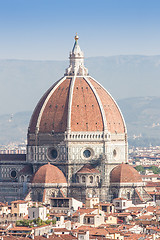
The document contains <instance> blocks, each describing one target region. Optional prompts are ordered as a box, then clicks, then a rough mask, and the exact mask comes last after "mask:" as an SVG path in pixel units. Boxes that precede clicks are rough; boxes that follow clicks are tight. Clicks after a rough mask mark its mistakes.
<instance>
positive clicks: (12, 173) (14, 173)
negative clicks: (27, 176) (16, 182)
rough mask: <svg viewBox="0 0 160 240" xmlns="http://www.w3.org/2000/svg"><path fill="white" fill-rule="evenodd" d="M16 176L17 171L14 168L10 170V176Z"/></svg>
mask: <svg viewBox="0 0 160 240" xmlns="http://www.w3.org/2000/svg"><path fill="white" fill-rule="evenodd" d="M16 177H17V172H16V171H15V170H12V171H11V178H16Z"/></svg>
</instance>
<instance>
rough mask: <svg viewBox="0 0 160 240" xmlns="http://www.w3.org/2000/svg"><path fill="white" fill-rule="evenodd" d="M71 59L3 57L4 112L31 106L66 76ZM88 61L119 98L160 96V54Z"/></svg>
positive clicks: (0, 101) (0, 97) (0, 106)
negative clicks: (38, 59) (52, 59)
mask: <svg viewBox="0 0 160 240" xmlns="http://www.w3.org/2000/svg"><path fill="white" fill-rule="evenodd" d="M68 65H69V62H68V61H30V60H28V61H26V60H0V84H1V85H0V115H3V114H7V113H13V114H15V113H16V112H22V111H26V110H31V109H33V108H34V106H35V105H36V104H37V102H38V100H39V99H40V97H41V96H42V94H43V93H44V92H45V91H46V90H47V89H48V88H49V87H50V86H51V85H52V84H53V83H54V82H55V81H57V80H58V79H59V78H60V77H62V76H63V74H64V72H65V68H67V67H68ZM85 65H86V66H87V67H88V69H89V73H90V75H92V76H93V77H94V78H95V79H96V80H97V81H99V82H100V83H101V84H102V85H103V86H104V87H105V88H106V89H107V90H108V91H109V92H110V93H111V94H112V96H113V97H114V98H115V99H123V98H129V97H139V96H157V97H159V96H160V93H159V89H160V81H159V76H160V56H134V55H133V56H132V55H131V56H128V55H126V56H113V57H94V58H87V59H85Z"/></svg>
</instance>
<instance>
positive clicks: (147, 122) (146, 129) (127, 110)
mask: <svg viewBox="0 0 160 240" xmlns="http://www.w3.org/2000/svg"><path fill="white" fill-rule="evenodd" d="M118 104H119V106H120V109H121V111H122V113H123V115H124V118H125V121H126V124H127V129H128V137H129V144H130V145H134V146H148V145H150V144H151V145H160V97H137V98H128V99H121V100H119V101H118Z"/></svg>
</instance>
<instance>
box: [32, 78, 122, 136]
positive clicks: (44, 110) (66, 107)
mask: <svg viewBox="0 0 160 240" xmlns="http://www.w3.org/2000/svg"><path fill="white" fill-rule="evenodd" d="M72 82H73V79H72V78H71V77H65V78H64V79H63V80H60V81H58V82H57V83H56V84H54V85H53V86H52V87H51V88H50V89H49V90H48V91H47V92H46V93H45V94H44V96H43V97H42V98H41V100H40V102H39V103H38V105H37V107H36V109H35V111H34V113H33V115H32V118H31V121H30V126H29V131H30V133H35V131H36V129H38V131H39V132H40V133H50V132H52V131H53V130H54V132H57V133H58V132H60V133H63V132H65V131H66V130H67V127H68V128H70V129H71V131H75V132H78V131H85V132H86V131H103V130H104V128H105V125H106V128H107V129H108V131H109V132H111V133H115V132H116V133H124V132H125V123H124V120H123V117H122V114H121V112H120V110H119V108H118V106H117V104H116V103H115V101H114V100H113V98H112V97H111V96H110V95H109V93H108V92H107V91H106V90H105V89H104V88H103V87H102V86H101V85H100V84H99V83H97V82H96V81H95V80H94V79H93V78H91V77H85V78H84V77H76V79H75V80H74V87H73V91H71V83H72ZM69 99H72V102H71V108H70V103H69Z"/></svg>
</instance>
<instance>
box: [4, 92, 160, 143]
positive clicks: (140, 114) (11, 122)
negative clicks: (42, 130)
mask: <svg viewBox="0 0 160 240" xmlns="http://www.w3.org/2000/svg"><path fill="white" fill-rule="evenodd" d="M117 103H118V105H119V107H120V109H121V111H122V113H123V116H124V119H125V122H126V125H127V129H128V139H129V144H130V145H132V146H148V145H150V144H152V145H160V107H159V106H160V97H135V98H126V99H121V100H119V101H117ZM31 114H32V112H31V111H28V112H19V113H16V114H5V115H1V116H0V144H1V145H3V144H8V143H9V142H24V141H25V140H26V136H27V128H28V125H29V120H30V117H31Z"/></svg>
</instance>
